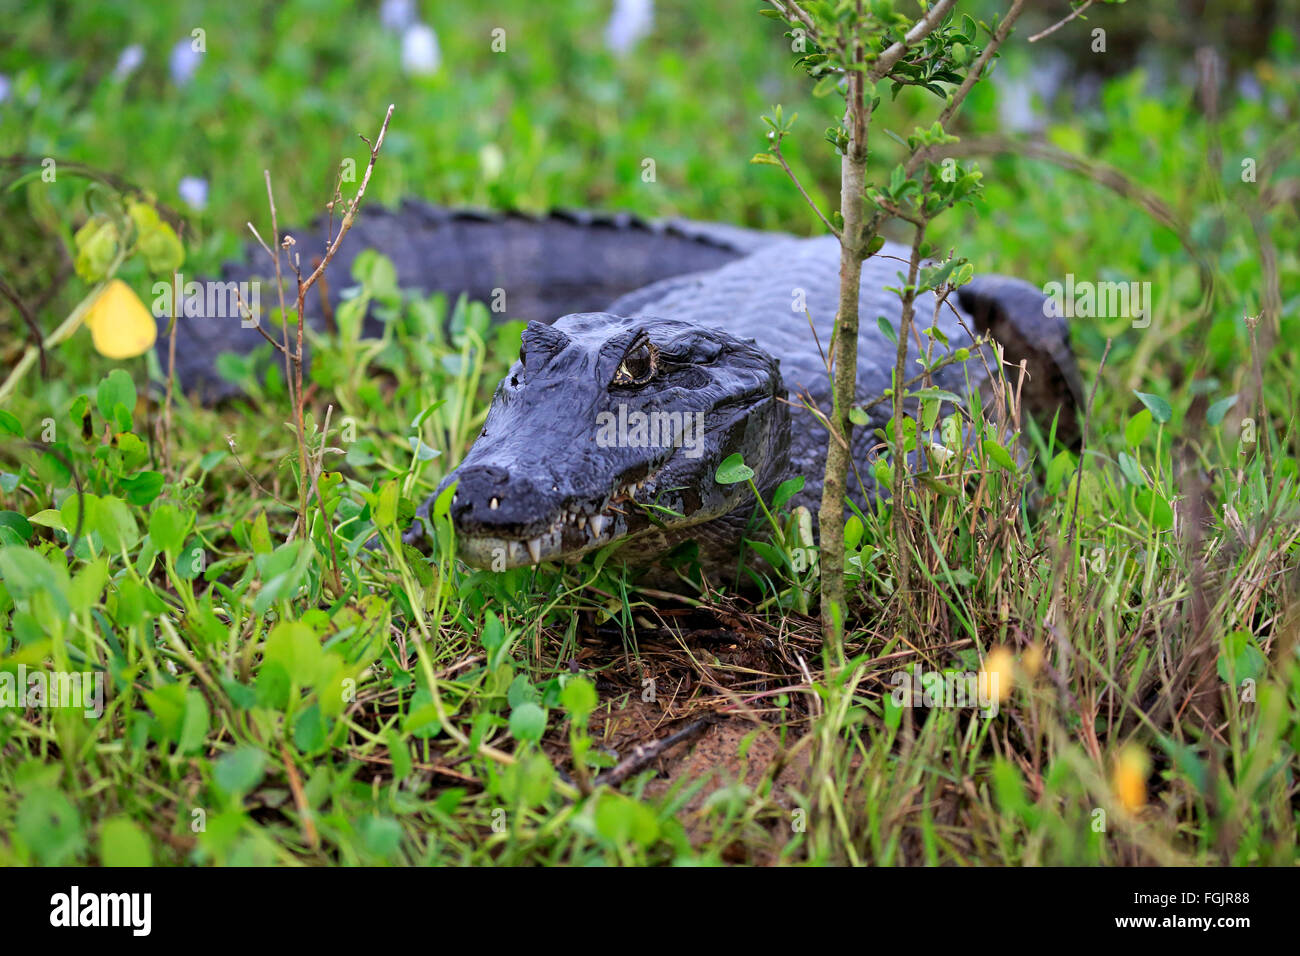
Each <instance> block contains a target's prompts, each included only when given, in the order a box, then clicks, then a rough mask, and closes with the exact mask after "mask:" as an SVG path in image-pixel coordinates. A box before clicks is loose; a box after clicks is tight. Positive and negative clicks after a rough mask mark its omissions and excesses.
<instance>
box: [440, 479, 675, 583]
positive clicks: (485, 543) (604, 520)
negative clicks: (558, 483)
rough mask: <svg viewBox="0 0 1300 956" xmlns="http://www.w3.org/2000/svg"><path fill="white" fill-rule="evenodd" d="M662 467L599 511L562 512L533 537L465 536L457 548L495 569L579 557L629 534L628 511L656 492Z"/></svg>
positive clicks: (623, 489)
mask: <svg viewBox="0 0 1300 956" xmlns="http://www.w3.org/2000/svg"><path fill="white" fill-rule="evenodd" d="M662 467H663V463H662V462H661V463H660V464H659V465H658V466H656V468H655V469H654V470H653V471H652V472H651V473H650V474H648V475H646V476H645V477H644V478H641V479H639V480H637V481H632V482H628V483H626V484H624V485H621V486H620V487H619V488H618V490H617V491H616V492H615V493H614V494H612V495H609V496H607V497H606V498H605V500H604V503H603V504H602V505H601V506H600V508H598V509H596V510H595V511H588V510H585V509H583V508H582V506H580V505H575V506H574V507H572V508H565V509H561V510H560V512H559V513H558V514H557V515H556V517H555V520H554V521H552V522H551V526H550V527H549V528H547V529H546V530H545V531H543V532H542V533H541V534H538V535H534V536H533V537H531V538H525V539H518V538H506V537H499V536H496V535H482V534H472V535H461V536H459V537H458V538H457V548H458V550H459V552H460V554H461V556H462V557H463V558H464V559H465V560H466V561H467V562H468V563H470V564H473V565H477V566H479V567H485V568H488V567H490V568H493V569H494V570H496V569H502V568H514V567H519V566H521V565H528V564H538V563H540V562H542V561H556V560H564V559H567V558H577V557H578V556H580V555H582V554H585V553H586V552H588V551H591V550H594V549H596V548H599V547H600V546H601V545H603V544H607V543H609V542H610V541H613V540H614V539H615V538H618V537H621V536H624V535H625V534H626V532H627V530H628V528H627V524H628V522H627V518H628V516H629V514H630V512H629V511H628V510H627V509H628V508H635V507H636V506H637V504H638V502H637V500H636V495H638V494H639V493H641V492H642V491H645V490H647V489H648V490H649V491H651V492H653V491H654V481H655V478H656V477H657V476H658V474H659V471H660V470H661V469H662ZM453 501H454V499H453ZM620 522H621V527H620Z"/></svg>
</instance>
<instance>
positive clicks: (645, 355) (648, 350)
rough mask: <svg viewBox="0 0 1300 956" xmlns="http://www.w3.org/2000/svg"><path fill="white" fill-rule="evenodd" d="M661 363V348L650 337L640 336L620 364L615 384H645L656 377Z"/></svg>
mask: <svg viewBox="0 0 1300 956" xmlns="http://www.w3.org/2000/svg"><path fill="white" fill-rule="evenodd" d="M658 365H659V350H658V349H657V348H655V347H654V345H653V344H652V343H651V342H650V340H649V339H648V338H644V337H642V338H639V339H637V340H636V341H635V342H633V343H632V347H631V348H630V349H628V350H627V354H626V355H624V356H623V361H621V362H620V363H619V364H618V371H617V372H615V373H614V382H613V384H614V385H644V384H645V383H646V382H648V381H650V379H652V378H654V377H655V371H656V370H657V368H658Z"/></svg>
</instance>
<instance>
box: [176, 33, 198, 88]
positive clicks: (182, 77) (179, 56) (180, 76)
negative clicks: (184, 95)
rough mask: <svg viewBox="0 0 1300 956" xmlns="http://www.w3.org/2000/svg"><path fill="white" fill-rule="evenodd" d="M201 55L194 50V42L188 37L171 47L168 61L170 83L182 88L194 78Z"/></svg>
mask: <svg viewBox="0 0 1300 956" xmlns="http://www.w3.org/2000/svg"><path fill="white" fill-rule="evenodd" d="M202 56H203V54H202V53H199V52H198V51H197V50H195V49H194V41H193V40H192V39H190V38H189V37H186V38H185V39H184V40H180V41H178V42H177V44H176V45H175V46H174V47H172V55H171V60H170V65H171V72H172V81H173V82H174V83H175V84H176V85H177V86H184V85H185V84H186V83H188V82H189V81H190V80H192V79H193V78H194V71H195V70H197V69H198V68H199V60H200V59H201V58H202Z"/></svg>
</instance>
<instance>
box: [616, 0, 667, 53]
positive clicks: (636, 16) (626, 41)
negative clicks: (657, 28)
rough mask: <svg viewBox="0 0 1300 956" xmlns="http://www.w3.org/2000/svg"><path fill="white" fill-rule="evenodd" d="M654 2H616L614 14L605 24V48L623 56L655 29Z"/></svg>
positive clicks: (627, 0) (621, 0) (651, 0)
mask: <svg viewBox="0 0 1300 956" xmlns="http://www.w3.org/2000/svg"><path fill="white" fill-rule="evenodd" d="M654 25H655V4H654V0H614V12H613V13H611V14H610V16H609V23H607V24H605V46H607V47H609V48H610V50H612V51H613V52H614V53H616V54H618V55H619V56H623V55H625V54H626V53H628V52H629V51H630V50H631V49H632V47H634V46H636V45H637V43H638V42H639V41H640V39H641V38H642V37H643V36H645V35H646V34H647V33H649V32H650V31H651V30H652V29H654Z"/></svg>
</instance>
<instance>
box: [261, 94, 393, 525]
mask: <svg viewBox="0 0 1300 956" xmlns="http://www.w3.org/2000/svg"><path fill="white" fill-rule="evenodd" d="M394 108H395V105H394V104H391V103H390V104H389V106H388V112H387V113H385V114H384V122H383V124H382V125H381V126H380V128H379V135H378V136H376V137H375V141H374V142H373V143H371V141H370V140H369V139H367V138H366V137H365V136H361V140H362V142H364V143H365V144H366V145H367V146H369V147H370V160H369V162H367V163H366V171H365V173H364V175H363V176H362V177H361V184H360V185H359V186H358V187H357V192H356V195H354V196H353V197H352V198H351V199H349V200H347V207H346V211H345V212H344V214H343V219H342V220H341V221H340V222H339V231H338V234H337V235H331V233H332V232H333V221H334V208H335V206H336V204H337V203H338V202H340V201H342V200H341V197H340V195H339V185H340V183H336V184H335V188H334V195H333V197H332V198H331V199H330V202H329V204H328V209H329V213H330V225H329V227H328V231H327V233H326V241H327V243H328V245H327V246H326V249H325V253H324V255H322V256H320V257H318V258H317V259H314V260H313V261H314V262H315V268H314V269H313V270H312V271H311V273H310V274H309V275H308V276H307V277H306V278H305V279H304V278H303V275H302V272H301V269H300V260H299V257H298V255H297V253H295V252H293V251H292V250H293V247H294V246H295V245H296V240H294V238H293V236H291V235H285V236H284V237H283V239H282V238H281V236H280V225H279V219H278V216H277V213H276V208H275V193H274V190H273V189H272V187H271V171H270V170H264V175H265V177H266V199H267V205H268V206H269V208H270V211H271V242H270V243H269V244H268V243H267V242H266V241H265V240H264V239H263V238H262V237H261V235H260V234H259V233H258V231H257V228H256V227H255V226H254V225H253V224H252V223H251V222H250V223H249V224H248V228H249V231H251V232H252V234H253V237H254V238H255V239H256V240H257V242H258V244H259V245H260V246H261V247H262V249H263V250H264V251H265V252H266V254H267V255H268V256H270V257H271V260H272V261H273V262H274V263H275V287H276V293H277V296H278V297H279V301H280V320H281V332H282V336H283V342H282V343H275V342H274V340H273V339H271V337H270V336H269V335H268V334H267V333H266V332H265V331H263V330H262V328H261V325H260V323H259V325H258V326H257V328H258V331H259V332H260V333H261V334H262V337H263V338H265V339H267V340H268V341H271V342H272V344H275V345H276V346H277V348H278V349H279V351H280V352H281V354H282V355H283V356H284V365H285V367H284V372H285V379H286V384H287V386H288V388H289V395H290V398H291V400H292V402H293V407H294V431H295V433H296V436H297V439H298V462H299V481H298V486H299V498H298V522H297V523H296V524H295V531H296V529H297V528H299V527H301V528H302V529H303V532H304V533H306V528H307V506H308V504H309V502H310V500H311V495H312V493H313V492H315V491H316V482H315V479H314V478H313V479H311V480H309V478H308V476H309V474H310V473H311V471H312V463H311V460H310V456H309V455H308V453H307V434H306V415H305V411H304V406H305V404H306V401H305V393H304V392H303V384H302V372H303V323H304V315H303V313H304V310H305V307H306V298H307V293H308V292H309V291H311V288H312V286H314V285H315V284H316V283H317V282H319V281H321V280H322V279H323V278H324V275H325V269H326V267H328V266H329V264H330V261H331V260H332V259H333V258H334V256H335V254H336V253H337V252H338V251H339V247H340V246H341V245H342V244H343V239H344V237H346V236H347V234H348V231H349V230H351V228H352V224H353V222H354V221H355V220H356V215H357V211H358V210H359V209H360V208H361V203H362V200H364V199H365V195H366V189H367V187H369V185H370V176H371V174H372V173H373V172H374V170H375V162H376V161H377V160H378V159H379V151H380V150H381V149H382V148H383V146H384V138H385V137H386V136H387V135H388V124H389V122H390V121H391V120H392V118H393V110H394ZM358 135H360V134H358ZM281 252H289V253H290V256H289V265H290V267H291V268H292V269H293V273H294V278H295V280H296V283H297V297H296V302H295V309H294V313H295V321H296V323H297V336H296V342H294V343H291V342H290V338H289V313H288V310H287V309H286V308H285V306H286V302H285V295H284V272H283V268H282V266H281V262H280V254H281ZM293 533H294V532H293V531H291V532H290V537H292V535H293Z"/></svg>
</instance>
